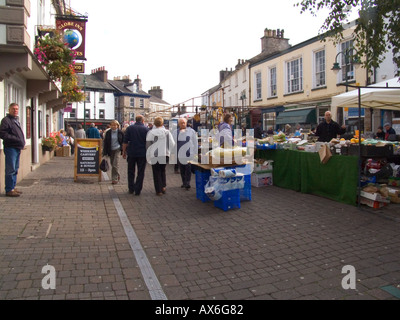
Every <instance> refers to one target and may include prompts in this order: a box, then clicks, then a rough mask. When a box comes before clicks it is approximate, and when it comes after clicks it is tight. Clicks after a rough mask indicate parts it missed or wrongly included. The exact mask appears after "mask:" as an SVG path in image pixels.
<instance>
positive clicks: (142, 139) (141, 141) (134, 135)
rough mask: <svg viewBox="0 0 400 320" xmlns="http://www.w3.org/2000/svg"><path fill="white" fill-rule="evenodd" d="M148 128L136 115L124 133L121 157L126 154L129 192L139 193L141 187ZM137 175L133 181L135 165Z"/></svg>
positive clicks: (144, 167)
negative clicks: (133, 122)
mask: <svg viewBox="0 0 400 320" xmlns="http://www.w3.org/2000/svg"><path fill="white" fill-rule="evenodd" d="M148 131H149V128H147V127H146V126H145V125H144V118H143V116H142V115H139V116H137V117H136V122H135V124H133V125H130V126H129V127H128V128H127V129H126V131H125V135H124V143H123V145H122V157H123V158H124V159H126V157H127V156H128V188H129V193H130V194H132V193H135V195H137V196H138V195H140V192H141V191H142V188H143V180H144V171H145V169H146V136H147V132H148ZM136 166H137V171H138V172H137V176H136V181H135V167H136Z"/></svg>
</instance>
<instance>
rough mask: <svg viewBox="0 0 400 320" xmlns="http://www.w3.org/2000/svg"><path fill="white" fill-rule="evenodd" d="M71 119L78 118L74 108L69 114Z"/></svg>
mask: <svg viewBox="0 0 400 320" xmlns="http://www.w3.org/2000/svg"><path fill="white" fill-rule="evenodd" d="M69 117H70V118H76V108H72V110H71V112H70V113H69Z"/></svg>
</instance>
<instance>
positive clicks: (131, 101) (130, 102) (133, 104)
mask: <svg viewBox="0 0 400 320" xmlns="http://www.w3.org/2000/svg"><path fill="white" fill-rule="evenodd" d="M129 106H131V107H134V106H135V98H134V97H130V98H129Z"/></svg>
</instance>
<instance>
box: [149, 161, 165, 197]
mask: <svg viewBox="0 0 400 320" xmlns="http://www.w3.org/2000/svg"><path fill="white" fill-rule="evenodd" d="M166 166H167V165H166V164H159V163H158V162H157V163H156V164H153V165H152V166H151V168H152V169H153V180H154V188H155V189H156V193H161V192H162V189H163V188H165V187H166V186H167V178H166V174H165V167H166Z"/></svg>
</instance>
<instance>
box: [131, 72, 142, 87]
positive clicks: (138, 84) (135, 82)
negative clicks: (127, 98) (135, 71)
mask: <svg viewBox="0 0 400 320" xmlns="http://www.w3.org/2000/svg"><path fill="white" fill-rule="evenodd" d="M133 84H136V87H137V89H138V90H142V80H140V78H139V75H137V78H136V79H135V81H133Z"/></svg>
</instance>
